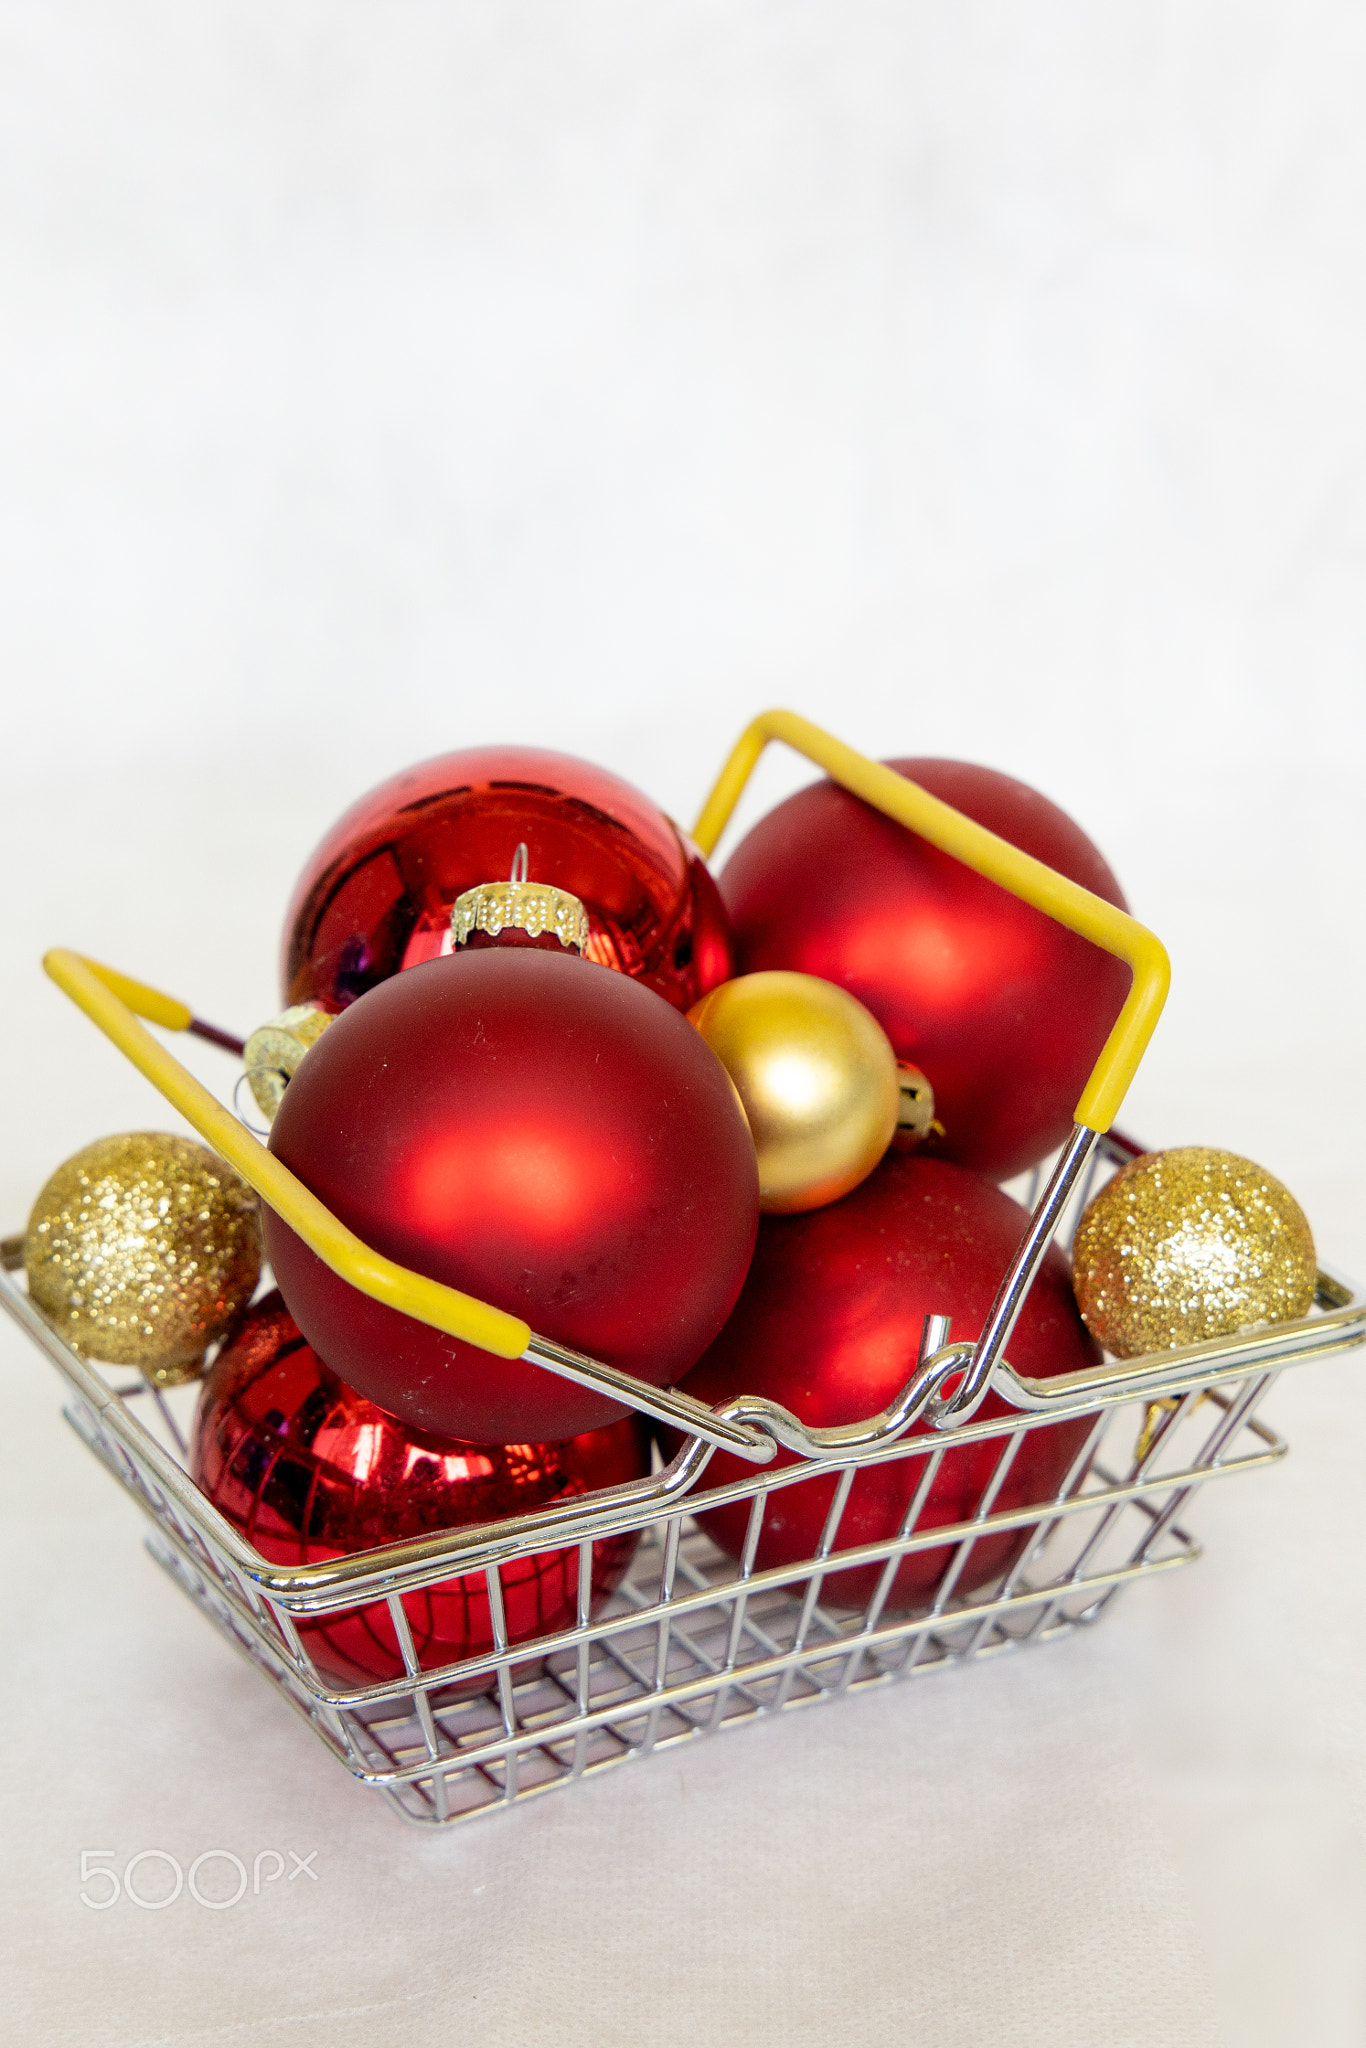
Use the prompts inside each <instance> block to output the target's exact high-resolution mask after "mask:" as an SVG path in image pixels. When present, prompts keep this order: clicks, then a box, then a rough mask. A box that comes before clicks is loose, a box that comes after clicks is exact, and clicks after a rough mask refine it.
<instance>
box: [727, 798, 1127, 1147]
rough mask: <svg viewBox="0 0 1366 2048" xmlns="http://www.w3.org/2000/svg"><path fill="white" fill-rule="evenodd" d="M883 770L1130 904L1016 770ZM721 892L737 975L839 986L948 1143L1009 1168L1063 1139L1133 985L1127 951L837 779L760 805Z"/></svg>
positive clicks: (1081, 838) (1091, 850) (1094, 855)
mask: <svg viewBox="0 0 1366 2048" xmlns="http://www.w3.org/2000/svg"><path fill="white" fill-rule="evenodd" d="M890 765H891V766H892V767H893V768H895V769H896V770H897V771H898V773H900V774H902V775H905V776H908V777H909V778H910V779H911V780H912V781H914V782H916V783H918V784H919V785H920V786H921V788H923V789H926V790H928V791H929V792H930V794H931V795H932V796H937V797H939V798H941V799H942V800H943V801H944V802H946V803H949V804H952V805H953V806H954V808H955V809H957V810H960V811H963V812H965V813H966V815H967V816H969V817H971V818H974V819H976V820H977V822H978V823H979V824H982V825H985V826H987V827H988V828H989V830H991V831H993V832H995V833H997V834H999V836H1000V837H1001V838H1003V839H1007V840H1009V841H1010V842H1011V843H1012V844H1013V845H1015V846H1018V847H1020V848H1022V849H1023V851H1024V852H1026V853H1030V854H1033V855H1034V856H1035V858H1036V859H1038V860H1041V861H1044V862H1046V863H1047V865H1048V866H1050V867H1053V868H1056V869H1058V870H1059V871H1060V872H1061V873H1062V874H1064V875H1067V876H1069V877H1070V879H1071V880H1073V881H1075V882H1080V883H1081V884H1082V885H1083V886H1084V887H1085V888H1087V889H1090V890H1092V891H1093V892H1094V894H1096V895H1098V896H1103V897H1104V898H1105V899H1106V900H1107V901H1108V902H1110V903H1114V904H1117V905H1119V906H1120V907H1121V908H1122V907H1123V905H1124V898H1123V896H1122V895H1121V894H1120V890H1119V885H1118V884H1117V882H1116V881H1115V878H1114V876H1113V875H1112V874H1111V873H1110V870H1109V869H1108V868H1107V867H1106V865H1105V862H1104V861H1103V860H1102V859H1101V857H1100V855H1099V853H1098V852H1097V851H1096V849H1095V847H1094V846H1092V844H1091V842H1090V840H1089V839H1087V838H1086V837H1085V835H1084V834H1083V833H1082V832H1081V831H1080V830H1079V829H1078V827H1077V826H1076V825H1074V824H1073V823H1072V821H1071V820H1070V819H1069V818H1068V817H1066V816H1065V814H1064V813H1063V812H1062V811H1060V810H1059V809H1058V808H1057V806H1056V805H1055V804H1051V803H1049V802H1048V800H1047V798H1045V797H1042V796H1040V795H1038V794H1037V792H1035V791H1034V790H1032V789H1028V788H1026V786H1025V785H1024V784H1023V783H1021V782H1015V781H1012V780H1011V778H1010V777H1009V776H1007V775H999V774H997V773H995V772H994V771H993V770H992V769H989V768H975V767H972V766H970V765H969V764H968V763H966V762H962V761H927V760H898V761H893V762H891V764H890ZM721 894H722V897H723V899H724V901H725V904H726V908H727V909H728V911H729V912H730V917H731V924H732V928H733V931H734V935H735V948H736V965H737V970H738V971H739V972H740V973H742V974H744V973H750V972H752V971H753V970H755V969H756V968H769V967H790V968H796V969H799V970H800V971H801V972H803V973H806V974H818V975H822V976H824V977H825V979H826V980H828V981H835V982H838V983H839V984H840V986H841V987H842V988H847V989H848V990H849V991H850V993H851V994H852V995H855V996H857V997H858V999H859V1001H860V1002H861V1003H864V1004H866V1006H867V1007H868V1009H870V1010H871V1011H872V1013H873V1015H874V1016H875V1017H876V1018H877V1020H878V1022H879V1023H880V1024H881V1025H882V1027H883V1029H884V1030H885V1031H886V1033H887V1036H888V1037H889V1038H890V1039H891V1041H892V1044H893V1046H894V1047H895V1049H896V1054H897V1057H898V1059H900V1060H905V1061H910V1062H913V1063H914V1064H915V1065H916V1066H918V1067H920V1068H922V1069H923V1070H924V1072H925V1073H926V1074H927V1075H928V1076H929V1079H930V1082H931V1083H932V1085H933V1089H934V1099H935V1109H934V1114H935V1115H936V1116H937V1118H938V1119H939V1122H940V1123H941V1124H942V1126H943V1136H942V1137H940V1136H935V1137H934V1139H933V1147H934V1150H935V1151H936V1152H937V1153H938V1154H939V1155H940V1156H942V1157H945V1158H950V1159H954V1160H956V1161H957V1162H958V1163H959V1164H961V1165H965V1166H971V1167H975V1168H976V1169H977V1170H978V1171H980V1172H982V1173H987V1174H990V1175H991V1176H992V1177H993V1178H994V1179H1000V1180H1004V1179H1007V1178H1009V1176H1010V1175H1011V1174H1014V1173H1019V1172H1021V1171H1022V1170H1023V1169H1024V1168H1025V1167H1027V1166H1031V1165H1033V1164H1034V1163H1035V1162H1036V1161H1037V1160H1039V1159H1041V1158H1042V1157H1043V1156H1044V1154H1045V1153H1046V1152H1048V1151H1050V1150H1051V1149H1052V1148H1053V1147H1055V1146H1057V1145H1059V1144H1061V1143H1062V1141H1063V1140H1064V1138H1066V1136H1067V1134H1068V1132H1069V1131H1070V1130H1071V1127H1072V1111H1073V1108H1074V1107H1075V1104H1076V1101H1077V1098H1078V1096H1079V1095H1080V1094H1081V1091H1082V1088H1083V1087H1084V1085H1085V1083H1086V1080H1087V1077H1088V1075H1089V1074H1090V1072H1091V1069H1092V1067H1093V1066H1094V1064H1095V1062H1096V1059H1097V1058H1098V1056H1099V1054H1100V1050H1101V1047H1102V1045H1103V1044H1104V1042H1105V1039H1106V1036H1107V1034H1108V1032H1109V1030H1110V1027H1111V1025H1112V1024H1113V1022H1114V1020H1115V1017H1116V1015H1117V1013H1118V1011H1119V1009H1120V1006H1121V1004H1122V1003H1123V1000H1124V997H1125V995H1126V994H1127V992H1128V984H1129V970H1128V968H1127V967H1126V966H1124V965H1123V964H1122V963H1121V962H1120V961H1118V960H1115V959H1114V958H1112V957H1111V955H1110V954H1108V953H1105V952H1102V951H1101V950H1100V949H1098V948H1097V947H1095V946H1092V945H1090V944H1089V943H1088V942H1087V941H1086V940H1085V939H1082V938H1079V937H1078V936H1077V935H1076V934H1075V933H1074V932H1069V931H1067V930H1065V929H1064V927H1063V926H1062V925H1060V924H1057V923H1055V922H1054V921H1053V920H1052V919H1051V918H1049V917H1046V916H1045V915H1044V913H1043V912H1042V911H1039V910H1035V909H1033V908H1032V906H1030V905H1029V904H1025V903H1021V902H1020V901H1019V899H1018V898H1017V897H1014V896H1012V895H1010V894H1009V893H1008V892H1007V891H1006V890H1004V889H1002V888H999V887H998V886H997V885H996V884H995V883H994V882H989V881H987V880H986V879H985V878H984V877H983V876H981V875H978V874H975V873H974V872H973V871H972V870H971V869H970V868H967V867H965V866H964V865H963V864H962V863H961V862H960V861H957V860H955V859H954V858H953V857H952V856H951V855H950V854H946V853H941V852H940V851H939V850H938V848H936V847H933V846H931V845H930V844H929V843H928V841H926V840H924V839H921V838H919V837H918V836H917V835H915V834H914V833H911V832H908V831H906V830H905V828H904V827H903V826H901V825H898V824H896V823H894V822H893V820H892V819H890V818H887V817H884V816H883V815H882V813H881V812H879V811H875V810H874V809H873V808H872V807H871V806H870V805H868V804H865V803H863V802H861V801H860V800H859V798H857V797H854V796H851V795H850V794H849V793H848V792H847V791H846V790H843V789H841V788H839V787H838V786H837V785H836V784H835V783H833V782H818V783H816V784H815V785H814V786H813V787H811V788H809V789H804V790H801V791H799V792H798V794H797V795H796V796H793V797H789V798H788V800H787V802H786V803H782V804H779V805H778V807H777V809H776V810H773V811H770V812H769V814H768V816H767V817H765V818H761V819H760V821H759V823H758V824H757V825H756V826H755V827H754V829H753V831H752V832H750V833H749V835H748V837H747V838H745V839H744V840H742V841H741V843H740V845H739V846H738V847H737V848H736V850H735V852H734V853H733V854H732V855H731V858H730V860H729V861H728V862H727V864H726V867H725V869H724V872H723V873H722V876H721Z"/></svg>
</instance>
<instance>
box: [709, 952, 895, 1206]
mask: <svg viewBox="0 0 1366 2048" xmlns="http://www.w3.org/2000/svg"><path fill="white" fill-rule="evenodd" d="M688 1016H689V1018H690V1019H691V1021H692V1022H693V1023H694V1024H695V1025H696V1026H697V1029H698V1030H699V1031H700V1032H701V1034H702V1036H703V1037H704V1038H705V1039H706V1041H707V1044H708V1045H709V1046H710V1047H711V1049H712V1051H713V1052H714V1053H715V1054H716V1056H717V1058H718V1059H719V1060H720V1062H721V1064H722V1066H723V1067H724V1068H725V1069H726V1072H727V1073H728V1074H729V1075H730V1078H731V1080H732V1081H733V1082H734V1083H735V1087H736V1090H737V1092H738V1094H739V1097H740V1100H741V1102H742V1103H743V1104H744V1110H745V1115H746V1116H747V1117H748V1118H749V1127H750V1130H751V1131H752V1133H753V1135H754V1149H755V1151H756V1152H757V1153H758V1155H759V1206H760V1208H761V1209H767V1210H769V1211H771V1212H777V1213H778V1214H785V1213H788V1212H790V1211H793V1210H798V1209H819V1208H820V1207H821V1206H822V1205H823V1204H824V1203H826V1202H833V1201H835V1200H837V1198H838V1197H839V1196H840V1195H847V1194H848V1192H849V1190H850V1188H856V1187H857V1186H858V1184H859V1182H860V1181H861V1180H864V1179H866V1178H867V1176H868V1175H869V1174H870V1173H871V1172H872V1170H873V1168H874V1167H875V1166H876V1165H877V1163H878V1161H879V1159H881V1157H882V1155H883V1153H884V1152H885V1151H886V1150H887V1147H888V1145H889V1144H890V1142H891V1138H892V1133H893V1131H895V1129H896V1125H897V1115H898V1112H899V1109H900V1102H901V1091H900V1087H899V1084H898V1077H897V1065H896V1054H895V1053H894V1052H893V1051H892V1045H891V1040H890V1039H889V1038H888V1037H887V1034H886V1032H885V1031H884V1030H883V1029H882V1026H881V1025H880V1024H879V1023H878V1021H877V1019H876V1018H875V1017H873V1016H872V1015H871V1014H870V1012H869V1011H867V1010H865V1009H864V1007H863V1005H862V1003H860V1002H858V1001H856V1000H855V998H854V997H853V996H851V995H849V994H847V993H846V991H845V990H844V989H842V988H836V986H835V984H834V983H833V982H832V981H820V980H818V979H817V978H816V976H815V975H813V974H787V973H776V972H775V973H764V974H742V975H741V976H739V978H738V979H737V980H735V981H727V982H723V983H722V985H721V986H720V988H714V989H713V990H712V991H711V993H710V995H705V996H703V998H702V1000H701V1002H700V1003H695V1004H694V1005H693V1007H692V1009H691V1010H689V1012H688Z"/></svg>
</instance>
